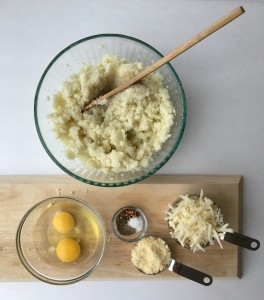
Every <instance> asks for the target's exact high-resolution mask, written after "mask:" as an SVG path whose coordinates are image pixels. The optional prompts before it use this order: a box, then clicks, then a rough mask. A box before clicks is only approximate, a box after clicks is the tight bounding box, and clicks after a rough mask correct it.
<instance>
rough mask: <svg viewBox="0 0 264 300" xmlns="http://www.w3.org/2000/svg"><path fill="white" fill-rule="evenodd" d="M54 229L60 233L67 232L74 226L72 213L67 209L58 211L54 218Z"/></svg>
mask: <svg viewBox="0 0 264 300" xmlns="http://www.w3.org/2000/svg"><path fill="white" fill-rule="evenodd" d="M52 224H53V227H54V229H55V230H56V231H57V232H59V233H67V232H69V231H71V230H72V229H73V227H74V219H73V216H72V215H71V214H69V213H68V212H65V211H61V212H58V213H56V215H55V216H54V218H53V220H52Z"/></svg>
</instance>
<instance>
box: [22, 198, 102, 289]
mask: <svg viewBox="0 0 264 300" xmlns="http://www.w3.org/2000/svg"><path fill="white" fill-rule="evenodd" d="M55 199H60V200H62V199H68V200H70V201H73V202H75V203H77V204H78V205H82V206H85V207H87V208H88V209H89V210H91V211H92V212H93V213H94V214H95V215H96V218H97V219H98V220H99V223H100V225H101V228H102V230H103V249H102V253H101V255H100V258H99V260H98V261H97V262H96V264H95V265H94V266H93V268H92V269H90V270H88V271H87V272H85V273H84V274H82V275H80V276H78V277H74V278H72V279H67V280H56V279H52V278H49V277H46V276H44V275H42V274H41V273H39V272H38V271H37V270H36V269H34V268H33V267H31V265H30V264H29V263H28V261H27V259H26V257H25V256H24V254H23V250H22V248H21V239H20V236H21V231H22V229H23V226H24V223H25V222H26V220H27V218H28V216H29V215H30V214H31V213H32V212H33V211H34V210H35V209H36V208H38V207H39V206H40V205H42V204H44V203H46V202H50V201H54V200H55ZM106 240H107V237H106V229H105V225H104V222H103V220H102V217H101V216H100V215H99V213H98V212H97V210H96V209H95V208H94V207H92V206H91V205H90V204H88V203H86V202H85V201H83V200H81V199H77V198H72V197H68V196H57V197H56V196H54V197H50V198H47V199H44V200H42V201H40V202H38V203H36V204H35V205H33V206H32V207H31V208H30V209H29V210H28V211H27V212H26V213H25V215H24V216H23V217H22V219H21V221H20V223H19V225H18V229H17V232H16V250H17V254H18V257H19V259H20V261H21V263H22V264H23V266H24V267H25V268H26V270H27V271H28V272H29V273H30V274H31V275H33V276H34V277H35V278H37V279H39V280H41V281H44V282H46V283H50V284H53V285H66V284H72V283H75V282H78V281H81V280H83V279H85V278H86V277H88V276H89V275H90V274H91V273H92V272H93V271H94V270H95V269H96V268H97V266H98V265H99V263H100V261H101V260H102V258H103V256H104V252H105V248H106Z"/></svg>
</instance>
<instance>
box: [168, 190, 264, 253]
mask: <svg viewBox="0 0 264 300" xmlns="http://www.w3.org/2000/svg"><path fill="white" fill-rule="evenodd" d="M189 198H191V199H193V200H194V201H198V200H199V199H200V196H198V195H189ZM182 200H183V199H182V198H178V199H177V200H176V201H174V202H173V204H172V206H174V207H176V206H177V204H178V203H179V202H180V201H182ZM213 207H214V208H215V209H220V208H219V206H218V205H217V204H216V203H215V202H213ZM169 211H170V210H169ZM169 232H171V228H170V226H169ZM173 239H174V240H175V241H177V242H178V240H177V239H175V238H173ZM220 239H221V240H223V241H226V242H228V243H230V244H234V245H237V246H240V247H242V248H245V249H249V250H253V251H256V250H258V248H259V247H260V242H259V241H258V240H257V239H254V238H252V237H249V236H246V235H243V234H241V233H238V232H223V236H222V237H220ZM178 243H179V242H178ZM208 246H210V244H209V243H208V244H206V245H203V248H206V247H208ZM184 248H190V247H188V246H187V245H186V246H185V247H184Z"/></svg>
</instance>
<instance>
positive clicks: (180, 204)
mask: <svg viewBox="0 0 264 300" xmlns="http://www.w3.org/2000/svg"><path fill="white" fill-rule="evenodd" d="M169 208H170V209H169V211H168V213H167V218H166V220H167V221H168V224H169V228H170V234H171V236H172V238H174V239H176V240H177V241H178V242H179V243H180V244H181V245H182V247H187V248H190V249H192V250H193V252H195V251H197V250H202V251H204V252H205V250H204V247H206V246H207V245H214V242H215V240H216V241H217V242H218V244H219V246H220V247H221V249H223V246H222V244H221V241H220V239H221V238H223V236H224V234H225V232H233V229H231V228H228V226H229V224H228V223H226V224H224V221H223V214H222V213H221V211H220V208H219V207H218V206H217V205H216V204H215V203H214V202H213V201H212V200H210V199H209V198H207V197H204V196H203V190H201V193H200V196H188V195H185V196H180V200H179V201H177V203H175V205H169Z"/></svg>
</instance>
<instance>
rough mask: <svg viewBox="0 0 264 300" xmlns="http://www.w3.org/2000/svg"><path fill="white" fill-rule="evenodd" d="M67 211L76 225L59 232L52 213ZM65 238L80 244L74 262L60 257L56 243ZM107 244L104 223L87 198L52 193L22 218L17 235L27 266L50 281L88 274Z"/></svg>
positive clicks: (76, 278)
mask: <svg viewBox="0 0 264 300" xmlns="http://www.w3.org/2000/svg"><path fill="white" fill-rule="evenodd" d="M60 211H64V212H68V213H70V214H71V215H72V217H73V219H74V221H75V224H74V228H73V229H72V230H70V231H69V232H67V233H58V232H57V231H56V230H55V229H54V226H53V222H52V220H53V217H54V216H55V214H56V213H57V212H60ZM63 239H74V240H75V241H77V242H78V243H79V245H80V248H81V252H80V256H79V257H78V258H77V259H75V260H74V261H72V262H64V261H61V260H60V259H59V258H58V256H57V254H56V247H57V245H58V243H59V242H60V241H61V240H63ZM105 246H106V231H105V226H104V223H103V221H102V219H101V217H100V216H99V214H98V213H97V212H96V210H95V209H94V208H92V207H91V206H90V205H89V204H87V203H86V202H84V201H82V200H79V199H74V198H69V197H53V198H49V199H46V200H43V201H41V202H39V203H37V204H36V205H34V206H33V207H32V208H30V209H29V211H28V212H27V213H26V214H25V215H24V217H23V218H22V220H21V222H20V224H19V227H18V230H17V235H16V247H17V252H18V256H19V258H20V260H21V262H22V264H23V265H24V267H25V268H26V269H27V270H28V271H29V272H30V273H31V274H32V275H34V276H35V277H36V278H38V279H40V280H42V281H44V282H46V283H51V284H57V285H65V284H70V283H74V282H77V281H80V280H82V279H84V278H86V277H87V276H89V275H90V274H91V273H92V272H93V271H94V270H95V269H96V267H97V266H98V264H99V263H100V261H101V259H102V257H103V254H104V250H105Z"/></svg>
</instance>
